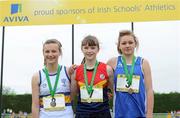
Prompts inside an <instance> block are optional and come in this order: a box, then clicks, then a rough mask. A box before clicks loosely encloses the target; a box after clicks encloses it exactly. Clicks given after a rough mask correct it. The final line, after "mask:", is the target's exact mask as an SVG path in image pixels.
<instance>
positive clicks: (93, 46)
mask: <svg viewBox="0 0 180 118" xmlns="http://www.w3.org/2000/svg"><path fill="white" fill-rule="evenodd" d="M81 50H82V52H83V54H84V57H85V60H89V61H91V60H96V55H97V53H98V52H99V42H98V40H97V38H96V37H94V36H90V35H89V36H87V37H85V38H84V39H83V41H82V44H81Z"/></svg>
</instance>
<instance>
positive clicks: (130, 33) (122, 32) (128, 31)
mask: <svg viewBox="0 0 180 118" xmlns="http://www.w3.org/2000/svg"><path fill="white" fill-rule="evenodd" d="M127 35H128V36H132V37H133V38H134V41H135V44H136V49H138V48H139V41H138V39H137V37H136V36H135V34H134V33H133V32H132V31H130V30H122V31H120V32H119V37H118V43H117V50H118V52H119V54H122V51H121V50H120V49H119V46H120V42H121V38H122V37H123V36H127Z"/></svg>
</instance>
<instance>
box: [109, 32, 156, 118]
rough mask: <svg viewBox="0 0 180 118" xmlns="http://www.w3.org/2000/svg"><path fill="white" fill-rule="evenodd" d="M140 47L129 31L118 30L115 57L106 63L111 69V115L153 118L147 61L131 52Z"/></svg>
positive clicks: (151, 91)
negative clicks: (112, 84)
mask: <svg viewBox="0 0 180 118" xmlns="http://www.w3.org/2000/svg"><path fill="white" fill-rule="evenodd" d="M138 46H139V42H138V40H137V38H136V36H135V35H134V34H133V33H132V32H131V31H128V30H124V31H121V32H120V33H119V38H118V44H117V50H118V52H119V54H120V55H119V56H118V57H114V58H112V59H110V60H109V61H108V62H107V63H108V64H109V65H110V66H112V67H113V69H114V117H115V118H137V117H141V118H145V117H147V118H152V117H153V104H154V94H153V89H152V77H151V69H150V65H149V63H148V61H147V60H146V59H144V58H142V57H139V56H136V55H135V54H134V51H135V49H137V48H138Z"/></svg>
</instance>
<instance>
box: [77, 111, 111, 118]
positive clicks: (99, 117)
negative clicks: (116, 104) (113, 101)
mask: <svg viewBox="0 0 180 118" xmlns="http://www.w3.org/2000/svg"><path fill="white" fill-rule="evenodd" d="M75 118H111V114H110V112H100V113H86V114H84V113H83V114H81V113H76V116H75Z"/></svg>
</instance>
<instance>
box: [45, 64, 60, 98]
mask: <svg viewBox="0 0 180 118" xmlns="http://www.w3.org/2000/svg"><path fill="white" fill-rule="evenodd" d="M44 71H45V74H46V79H47V82H48V87H49V91H50V94H51V96H52V98H54V94H55V91H56V88H57V84H58V81H59V76H60V71H61V66H60V65H58V70H57V76H56V81H55V84H54V88H53V89H52V86H51V82H50V78H49V73H48V70H47V68H46V67H45V68H44Z"/></svg>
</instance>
